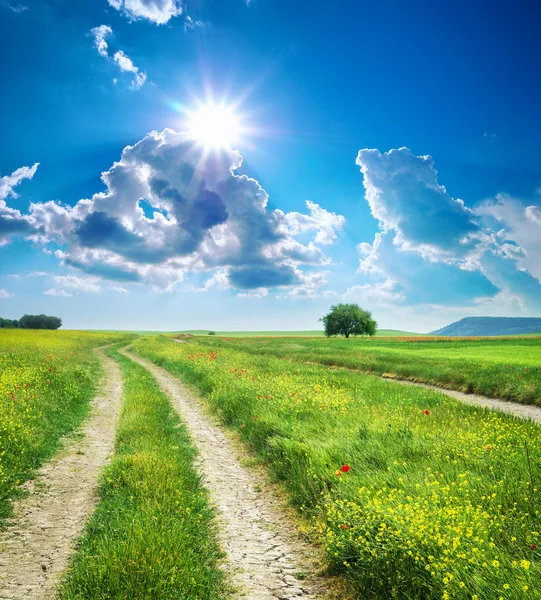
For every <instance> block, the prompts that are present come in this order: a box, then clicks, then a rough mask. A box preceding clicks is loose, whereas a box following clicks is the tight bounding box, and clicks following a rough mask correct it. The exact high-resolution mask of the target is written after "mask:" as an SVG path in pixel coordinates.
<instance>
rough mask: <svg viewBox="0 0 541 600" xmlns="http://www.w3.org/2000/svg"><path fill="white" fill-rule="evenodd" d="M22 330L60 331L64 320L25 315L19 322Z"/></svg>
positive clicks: (45, 316)
mask: <svg viewBox="0 0 541 600" xmlns="http://www.w3.org/2000/svg"><path fill="white" fill-rule="evenodd" d="M19 327H21V329H58V328H59V327H62V319H59V318H58V317H48V316H47V315H24V316H22V317H21V318H20V320H19Z"/></svg>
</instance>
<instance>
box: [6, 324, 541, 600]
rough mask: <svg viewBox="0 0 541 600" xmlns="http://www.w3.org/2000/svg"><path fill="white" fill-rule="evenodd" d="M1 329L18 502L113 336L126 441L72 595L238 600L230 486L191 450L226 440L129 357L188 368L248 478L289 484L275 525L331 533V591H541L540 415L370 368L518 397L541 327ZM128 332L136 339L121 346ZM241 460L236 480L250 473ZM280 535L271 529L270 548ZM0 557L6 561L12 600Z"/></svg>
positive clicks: (80, 547) (252, 560) (84, 405)
mask: <svg viewBox="0 0 541 600" xmlns="http://www.w3.org/2000/svg"><path fill="white" fill-rule="evenodd" d="M0 335H1V336H2V337H1V338H0V344H1V346H0V347H1V352H0V358H1V363H0V364H1V368H2V376H1V377H2V378H1V380H0V382H1V386H2V387H1V390H2V396H1V404H0V425H1V430H0V431H1V437H0V442H1V444H2V446H1V452H2V454H0V466H1V469H2V470H1V471H0V473H1V475H2V479H1V484H2V486H3V487H2V488H1V490H2V493H3V496H2V499H3V505H2V506H3V508H2V510H3V515H4V517H5V516H7V515H8V514H9V512H10V507H11V501H12V499H13V498H14V497H16V496H17V495H21V488H20V484H21V483H22V482H24V481H25V480H26V479H28V478H29V477H32V475H33V472H34V471H35V469H36V468H37V467H38V466H39V465H41V464H43V463H44V462H45V461H47V459H49V458H50V457H52V456H53V455H54V454H55V452H56V451H57V450H58V448H59V446H60V443H61V442H60V440H61V438H62V436H65V435H66V434H68V435H69V434H70V432H73V431H74V429H75V428H76V427H77V426H78V425H79V424H81V423H82V422H83V421H84V420H85V418H87V416H88V413H89V400H90V399H91V397H92V396H93V395H94V394H95V393H96V390H97V389H99V387H98V383H99V381H100V380H102V379H103V377H104V376H106V375H107V373H108V371H107V369H105V370H104V369H103V368H101V367H100V362H99V360H98V356H97V355H95V353H93V352H91V349H92V348H95V347H97V346H103V345H106V344H111V343H115V344H116V347H110V348H108V349H106V350H105V352H106V353H107V355H108V356H109V357H111V358H112V359H113V360H114V361H115V363H116V364H117V365H119V366H120V369H121V375H122V377H121V379H122V383H123V392H122V400H121V401H122V410H121V413H120V417H119V421H118V424H117V429H116V444H115V451H114V455H113V456H112V458H111V460H110V462H109V464H107V465H106V466H105V467H104V468H103V471H102V474H101V477H100V479H99V485H98V487H97V489H96V491H97V498H96V500H97V503H96V504H95V508H94V510H93V513H89V514H88V515H87V517H88V519H87V522H86V527H85V528H84V530H83V529H81V531H83V533H82V536H80V534H78V535H79V536H80V537H79V541H78V544H77V551H76V552H75V554H73V556H72V557H71V560H70V563H69V567H68V568H67V570H65V571H64V573H63V575H62V579H61V581H60V582H59V583H60V587H59V592H58V600H87V599H88V600H90V599H103V600H105V599H106V598H107V599H109V598H110V599H121V598H133V599H141V600H143V599H145V600H147V599H148V600H168V599H170V600H173V599H177V598H183V599H185V600H203V599H205V600H211V599H213V600H214V599H215V600H222V599H223V600H233V599H234V598H235V597H236V596H235V592H234V591H233V587H232V586H231V582H230V577H231V572H230V568H231V567H228V566H227V565H228V564H229V563H223V560H222V558H223V554H222V552H223V551H225V552H226V554H227V552H229V550H230V548H229V544H228V543H227V541H226V547H225V548H224V547H221V544H220V543H219V542H218V539H223V538H219V535H218V534H219V532H220V531H221V528H222V527H223V523H222V522H221V521H218V522H217V521H216V520H215V518H214V515H215V511H214V510H213V509H212V508H211V505H212V504H214V505H216V504H218V505H219V504H220V502H219V500H220V499H219V498H217V497H216V496H212V497H210V494H211V493H212V494H215V493H216V487H215V486H214V487H210V488H208V487H207V484H208V482H209V481H210V482H211V481H212V480H208V479H205V476H206V475H208V472H207V473H205V472H204V471H202V469H203V470H204V469H205V468H207V469H208V462H201V461H199V460H198V459H197V458H196V456H197V451H196V447H197V448H198V449H199V451H200V452H201V451H204V452H208V451H210V452H211V457H212V456H213V455H212V452H215V455H214V456H215V460H216V461H217V464H218V465H222V464H223V463H222V462H220V461H221V455H220V447H221V446H222V445H223V444H226V441H223V440H222V441H219V442H218V441H213V442H212V443H211V444H210V445H207V446H206V448H203V449H202V448H201V447H199V446H197V444H196V442H197V439H196V438H194V436H193V429H192V430H189V427H188V425H189V424H190V420H189V419H188V420H187V421H184V422H183V414H182V412H181V413H180V415H179V414H178V412H177V410H180V409H178V406H176V405H175V404H174V402H173V396H172V395H171V392H169V391H167V390H165V389H164V388H163V387H160V386H158V384H157V382H156V379H155V375H153V374H152V373H153V371H152V369H151V368H150V366H152V365H149V364H148V363H147V366H146V368H145V366H144V365H143V366H142V365H138V364H135V363H134V362H133V361H132V359H131V358H129V356H130V353H132V355H138V356H139V357H141V358H144V359H146V360H148V361H150V362H151V363H153V364H154V365H159V366H160V367H162V368H164V369H165V370H166V371H167V372H168V373H169V374H170V375H172V376H173V378H174V379H175V380H178V381H182V382H184V383H186V384H187V385H188V386H189V387H190V389H191V390H192V392H191V395H192V396H193V394H196V395H197V396H198V397H199V398H200V399H201V402H202V403H203V404H204V406H205V407H206V408H207V409H208V411H209V412H211V413H214V414H215V415H216V416H217V418H218V422H219V424H220V425H219V426H220V427H223V428H225V429H228V430H229V431H230V434H229V435H230V436H232V437H233V439H234V440H236V441H237V442H236V444H237V445H238V452H240V455H241V460H242V461H245V462H246V463H247V464H255V465H256V466H257V468H256V470H255V471H254V472H253V473H251V472H250V471H246V470H245V471H244V475H243V477H244V479H243V481H245V482H249V481H250V479H251V478H255V479H257V469H260V470H263V471H264V472H265V473H267V474H268V475H269V476H270V477H271V479H272V480H273V481H274V482H275V484H276V485H277V486H278V487H279V488H280V489H281V490H282V491H283V493H284V494H285V497H286V498H287V502H289V504H290V506H291V507H292V509H293V518H292V517H291V516H288V517H287V518H286V517H284V516H282V517H280V519H281V520H278V522H279V523H282V524H283V525H282V527H284V528H286V529H295V527H296V525H299V526H300V527H301V528H302V530H303V531H304V532H305V535H306V536H307V538H308V539H309V540H310V542H312V543H313V544H315V546H316V547H317V548H319V551H320V553H321V555H322V560H323V562H324V564H325V565H326V569H327V570H326V571H325V573H326V579H325V580H326V581H329V582H332V583H329V584H328V585H329V586H330V587H332V589H333V590H334V589H335V587H334V586H335V585H338V586H340V585H341V584H340V583H338V584H337V583H336V581H338V582H340V581H342V580H343V581H347V582H348V583H347V585H346V584H344V588H342V587H340V589H345V587H348V586H349V588H348V589H349V591H348V592H347V593H346V592H344V593H338V595H336V593H335V595H334V596H333V598H340V600H345V598H346V597H347V598H348V600H349V598H351V599H354V598H355V599H357V598H358V599H360V598H363V599H364V598H367V599H370V600H387V599H389V598H395V599H403V598H406V599H411V600H418V599H423V600H425V599H426V600H436V599H447V600H451V599H453V600H493V599H498V600H527V599H528V600H529V599H537V598H541V555H540V552H541V539H540V534H541V509H540V508H539V506H540V504H539V493H540V489H539V484H540V481H541V429H540V428H539V426H538V425H536V424H534V423H532V422H528V421H526V420H521V419H519V418H516V417H511V416H508V415H505V414H502V413H498V412H494V411H488V410H486V409H482V408H476V407H473V406H469V405H465V404H462V403H460V402H458V401H455V400H453V399H452V398H450V397H448V396H446V395H445V394H443V393H440V392H434V391H431V390H427V389H423V388H418V387H410V386H403V385H399V384H397V383H394V382H393V381H390V380H387V379H382V378H380V377H378V376H376V374H378V373H390V374H394V375H396V376H400V377H407V378H411V379H418V380H424V381H429V382H434V383H437V384H438V385H440V386H448V387H457V388H460V387H462V388H464V387H465V386H466V388H467V389H468V390H470V391H471V389H476V390H478V391H485V393H491V394H492V395H500V392H501V390H505V394H506V396H505V397H508V398H512V399H514V400H518V401H525V402H533V403H535V402H536V401H537V402H538V403H539V397H540V392H541V379H540V376H541V375H540V368H541V342H540V340H538V339H534V338H529V339H521V338H505V339H467V340H456V339H452V340H450V339H442V338H430V337H425V338H394V339H391V338H390V337H388V338H385V337H381V338H374V339H370V340H361V339H350V340H344V339H326V338H319V337H305V338H300V337H299V338H295V339H292V338H291V337H282V338H280V337H235V338H233V337H231V338H230V339H225V338H220V337H217V336H194V337H191V338H184V339H183V340H180V341H181V342H182V343H175V342H174V341H173V340H172V339H171V337H169V336H164V335H152V336H150V335H149V336H138V337H136V336H126V335H123V334H114V333H105V332H103V333H96V332H95V333H83V332H31V331H9V332H2V333H1V334H0ZM128 343H129V344H130V348H129V350H128V352H124V351H122V352H123V353H121V352H119V351H117V349H118V347H122V346H126V345H127V344H128ZM104 360H105V359H104ZM113 364H114V363H113ZM337 367H340V368H337ZM149 369H150V370H149ZM117 371H118V367H117ZM366 371H371V372H372V373H374V374H369V373H367V372H366ZM160 385H161V384H160ZM186 393H187V394H190V392H186ZM118 397H119V400H118V402H119V403H120V395H119V396H118ZM174 406H175V407H176V409H177V410H174ZM190 410H191V409H190ZM205 414H206V413H205ZM185 416H186V415H185ZM200 418H208V416H207V417H205V416H204V415H203V417H200ZM192 423H193V422H192ZM205 423H206V422H205ZM189 426H190V427H191V426H193V424H192V425H189ZM207 426H208V427H211V421H210V420H209V422H208V424H203V427H207ZM188 431H191V432H192V433H191V434H188ZM111 439H112V438H111ZM209 439H212V440H217V439H218V438H216V437H212V436H211V437H210V438H209ZM220 439H221V438H220ZM228 439H229V438H228ZM197 443H199V442H197ZM73 452H75V453H77V445H75V446H74V447H73ZM205 460H208V456H207V458H206V459H205ZM228 460H229V459H228ZM239 460H240V459H239ZM205 465H207V467H205ZM235 468H239V469H241V468H244V467H241V465H240V463H239V465H237V467H235ZM228 469H230V467H228V468H227V469H226V471H225V472H224V475H223V476H222V479H223V477H225V483H224V485H225V487H226V488H228V487H230V486H234V485H235V481H236V480H235V479H234V478H233V477H232V471H230V470H228ZM217 472H218V475H219V476H220V468H218V471H217ZM74 481H76V479H74ZM213 485H214V484H213ZM245 485H246V488H244V487H243V489H242V493H241V494H240V495H239V496H238V501H239V502H242V503H244V504H243V505H242V506H241V507H240V515H241V518H242V519H245V521H246V522H245V525H246V529H247V531H248V533H247V535H248V537H247V538H246V539H247V540H248V541H247V542H246V543H247V544H248V546H247V549H246V553H247V554H246V556H247V557H248V558H249V560H246V561H244V560H242V561H241V562H240V563H239V564H236V565H233V570H235V569H237V567H242V568H244V569H252V572H253V573H257V572H258V571H261V570H262V569H263V570H264V569H266V568H268V564H270V563H266V562H265V561H264V560H263V562H257V560H258V556H259V554H258V553H259V552H260V550H258V551H257V552H255V554H254V557H252V556H251V555H250V552H251V550H250V549H251V548H253V547H254V546H252V545H251V543H252V542H250V541H249V540H250V539H251V538H250V531H251V528H252V527H253V524H254V523H257V522H259V521H260V520H261V519H262V518H263V517H261V518H259V517H247V516H246V517H244V516H243V515H251V514H252V513H251V510H252V508H253V503H254V502H259V503H260V504H261V505H262V506H266V505H267V504H269V503H270V496H268V494H269V492H268V491H267V490H266V489H264V486H263V487H261V485H260V484H259V483H258V484H257V485H256V486H255V487H254V489H252V490H251V491H250V490H249V489H248V488H249V483H245ZM37 493H39V490H38V492H37ZM95 495H96V494H95V493H93V496H95ZM254 495H255V496H254ZM254 497H257V500H254V499H253V498H254ZM217 501H218V502H217ZM251 503H252V504H251ZM224 516H225V518H227V517H228V515H224ZM45 517H46V516H45ZM265 518H266V517H265ZM284 519H289V521H287V523H286V521H285V520H284ZM237 526H239V524H238V523H237ZM240 527H241V528H243V527H244V521H241V524H240ZM9 530H10V528H9V527H7V529H5V530H4V532H8V533H9ZM38 530H39V527H38ZM1 533H2V532H1V531H0V534H1ZM280 533H281V532H274V533H273V535H280ZM222 534H223V531H222ZM27 535H31V533H27ZM39 535H42V534H41V533H39ZM265 535H267V534H265ZM242 539H244V538H242ZM68 541H69V540H68ZM74 541H75V540H73V542H74ZM237 542H238V540H237ZM1 543H2V540H1V537H0V545H1ZM281 543H282V542H281V541H278V542H275V541H272V543H270V545H269V548H270V549H269V552H270V553H271V556H273V555H272V552H273V551H274V550H273V548H276V547H281V546H280V544H281ZM538 547H539V549H538ZM312 548H313V547H310V550H309V552H311V553H314V550H313V549H312ZM241 550H242V547H241ZM25 552H26V550H25ZM53 554H54V553H53ZM25 557H26V554H25V556H23V557H22V558H21V560H23V561H24V560H26V558H25ZM287 560H288V561H289V558H288V559H287ZM272 561H274V558H273V559H272ZM272 561H271V562H272ZM1 567H2V559H1V558H0V595H2V581H3V580H2V573H1ZM38 571H39V573H41V568H39V564H38ZM48 572H49V571H47V573H48ZM292 573H293V574H294V573H296V571H295V570H294V571H293V572H292ZM331 576H332V577H331ZM29 577H31V575H29ZM288 577H289V580H291V581H289V580H288V581H289V584H290V585H292V586H293V587H295V585H300V584H297V583H295V581H294V580H295V577H293V575H292V576H288ZM302 577H303V578H304V577H307V578H309V577H310V574H309V572H308V573H307V574H303V575H302ZM292 581H293V583H291V582H292ZM269 585H270V586H271V588H269V589H276V588H275V587H272V586H275V585H276V584H274V583H272V582H271V583H269ZM306 585H308V581H307V582H306ZM295 589H296V588H295ZM331 591H332V590H331ZM333 593H334V592H333ZM9 597H11V596H9ZM283 597H284V598H287V597H290V596H287V595H284V596H283ZM315 597H317V598H318V600H323V595H317V596H315Z"/></svg>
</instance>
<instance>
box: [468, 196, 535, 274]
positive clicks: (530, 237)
mask: <svg viewBox="0 0 541 600" xmlns="http://www.w3.org/2000/svg"><path fill="white" fill-rule="evenodd" d="M475 212H476V213H477V214H478V215H481V216H483V217H489V218H491V219H494V220H495V221H496V224H497V227H502V228H503V229H502V231H500V232H499V233H498V236H499V239H500V240H502V242H501V244H500V245H501V246H502V249H503V251H504V252H505V251H506V250H507V253H508V255H509V254H511V257H514V258H516V259H517V260H518V264H519V266H520V267H521V268H523V269H526V270H528V271H529V272H530V273H531V274H532V275H534V276H535V277H536V278H537V279H538V280H539V281H541V207H540V206H525V204H524V203H523V202H520V201H519V200H517V199H515V198H511V197H510V196H507V195H504V194H500V195H498V196H496V198H494V199H492V200H487V201H485V202H483V203H482V204H481V205H480V206H478V207H477V208H476V209H475ZM488 224H489V225H491V223H490V222H489V223H488ZM506 240H512V241H513V242H515V243H516V244H518V247H517V246H516V244H515V245H509V244H507V245H506V244H505V241H506Z"/></svg>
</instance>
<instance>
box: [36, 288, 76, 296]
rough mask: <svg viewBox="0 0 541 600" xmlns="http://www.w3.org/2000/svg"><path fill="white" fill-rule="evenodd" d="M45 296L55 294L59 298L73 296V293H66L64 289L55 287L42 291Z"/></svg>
mask: <svg viewBox="0 0 541 600" xmlns="http://www.w3.org/2000/svg"><path fill="white" fill-rule="evenodd" d="M43 293H44V294H45V295H46V296H57V297H59V298H69V297H71V296H73V294H68V292H66V291H65V290H57V289H55V288H51V289H50V290H47V291H46V292H43Z"/></svg>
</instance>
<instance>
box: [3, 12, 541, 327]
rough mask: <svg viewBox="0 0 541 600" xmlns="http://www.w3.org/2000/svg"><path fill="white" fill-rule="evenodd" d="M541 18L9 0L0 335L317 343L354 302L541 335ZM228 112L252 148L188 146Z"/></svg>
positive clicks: (392, 315) (405, 316)
mask: <svg viewBox="0 0 541 600" xmlns="http://www.w3.org/2000/svg"><path fill="white" fill-rule="evenodd" d="M540 17H541V10H540V9H539V7H536V6H534V3H531V2H525V1H518V2H515V3H513V4H509V3H507V2H505V3H504V2H498V1H496V2H488V1H483V2H481V1H469V2H462V1H458V2H452V3H451V2H448V3H447V2H446V3H433V2H428V1H427V2H425V1H424V0H420V1H419V2H415V3H404V2H402V1H401V0H387V1H384V2H372V1H368V2H357V1H353V0H344V1H342V2H334V3H324V2H317V1H316V2H314V1H311V2H307V1H301V0H299V1H297V2H290V1H287V2H286V1H285V0H251V1H250V2H246V1H245V0H192V1H189V0H186V2H184V3H181V2H180V1H178V0H95V2H91V3H90V2H88V3H87V2H85V3H83V2H74V1H73V0H72V1H68V0H48V1H44V0H19V1H16V0H9V1H8V0H0V53H1V55H2V57H3V59H2V61H1V64H0V71H1V76H2V82H3V85H2V86H0V105H1V111H0V131H1V132H2V141H3V143H2V144H1V145H0V244H2V245H0V315H1V316H4V317H9V318H17V317H19V316H21V315H22V314H23V313H37V312H45V313H49V314H55V315H58V316H60V317H62V318H63V320H64V324H65V326H66V327H77V328H79V327H81V328H83V327H88V328H134V329H180V328H209V329H210V328H211V329H222V330H228V329H272V328H276V329H303V328H306V329H313V328H316V327H318V322H317V320H318V318H319V317H320V316H321V315H322V314H324V312H325V311H326V310H327V309H328V307H329V306H330V305H331V304H334V303H337V302H341V301H348V302H357V303H359V304H360V305H361V306H363V307H364V308H367V309H369V310H372V311H373V313H374V314H375V316H376V318H377V320H378V321H379V323H380V326H382V327H393V328H400V329H406V330H413V331H420V332H421V331H430V330H432V329H435V328H437V327H439V326H442V325H445V324H447V323H448V322H450V321H454V320H457V319H459V318H461V317H463V316H470V315H517V316H518V315H532V316H533V315H536V316H538V315H539V314H540V313H541V161H540V159H539V157H540V156H541V108H540V107H541V81H540V79H539V75H538V73H539V67H540V65H541V46H540V45H539V43H538V23H539V18H540ZM210 101H212V102H214V104H223V105H225V106H228V107H231V110H232V111H233V112H234V113H235V115H236V117H237V119H238V121H239V122H240V124H241V129H242V130H241V132H240V134H239V136H238V139H237V140H235V141H234V142H232V144H231V148H229V147H227V148H225V147H220V148H216V147H213V148H209V147H208V146H205V145H204V144H203V143H202V141H201V139H195V138H194V135H193V132H190V131H189V125H188V122H189V120H190V118H189V115H190V114H193V112H194V111H196V107H198V106H201V105H204V104H205V103H208V102H210ZM226 119H227V114H226V116H225V117H224V120H226ZM187 128H188V133H185V132H186V129H187ZM218 129H219V127H218ZM152 132H155V133H152ZM241 157H242V158H241ZM38 163H39V164H38ZM102 174H103V175H102Z"/></svg>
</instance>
